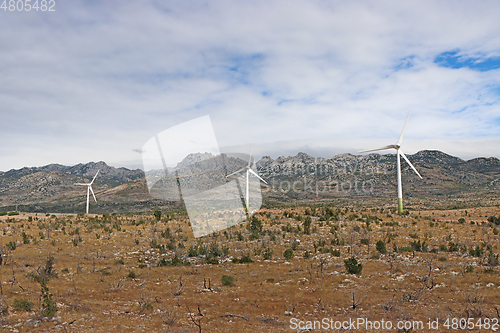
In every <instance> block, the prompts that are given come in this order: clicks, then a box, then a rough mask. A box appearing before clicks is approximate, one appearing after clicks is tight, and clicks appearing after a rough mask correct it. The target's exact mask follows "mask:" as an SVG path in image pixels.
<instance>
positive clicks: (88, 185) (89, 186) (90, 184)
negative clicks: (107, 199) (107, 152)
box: [75, 170, 99, 215]
mask: <svg viewBox="0 0 500 333" xmlns="http://www.w3.org/2000/svg"><path fill="white" fill-rule="evenodd" d="M98 173H99V170H97V172H96V174H95V176H94V178H92V181H91V182H90V183H88V184H85V183H75V185H85V186H87V215H88V214H89V194H90V192H92V196H93V197H94V201H95V202H97V200H96V198H95V195H94V191H93V190H92V183H94V180H95V178H96V177H97V174H98Z"/></svg>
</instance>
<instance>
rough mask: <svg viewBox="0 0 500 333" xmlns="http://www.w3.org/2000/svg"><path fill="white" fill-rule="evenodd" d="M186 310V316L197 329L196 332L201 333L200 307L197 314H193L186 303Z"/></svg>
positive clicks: (201, 317)
mask: <svg viewBox="0 0 500 333" xmlns="http://www.w3.org/2000/svg"><path fill="white" fill-rule="evenodd" d="M186 308H187V310H188V315H189V318H190V319H191V321H192V322H193V324H194V326H196V327H198V332H199V333H201V321H202V319H203V317H204V315H203V313H201V310H200V307H198V313H197V314H193V313H192V312H191V310H190V309H189V305H187V303H186Z"/></svg>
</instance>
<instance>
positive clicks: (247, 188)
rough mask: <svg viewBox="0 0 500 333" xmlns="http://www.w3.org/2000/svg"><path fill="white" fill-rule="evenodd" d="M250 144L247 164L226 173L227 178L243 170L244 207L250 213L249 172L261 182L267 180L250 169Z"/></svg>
mask: <svg viewBox="0 0 500 333" xmlns="http://www.w3.org/2000/svg"><path fill="white" fill-rule="evenodd" d="M251 166H252V146H250V156H249V157H248V165H247V166H246V167H244V168H242V169H240V170H238V171H235V172H233V173H232V174H230V175H227V176H226V177H227V178H229V177H232V176H234V175H236V174H239V173H241V172H243V171H245V174H246V175H245V178H246V188H245V207H246V210H247V213H250V212H249V207H250V186H249V183H248V182H249V179H250V174H252V175H254V176H255V177H257V178H259V179H260V180H261V181H262V182H264V183H266V184H267V182H266V181H265V180H264V179H262V178H261V177H260V176H259V175H258V174H257V173H256V172H255V171H253V170H252V167H251Z"/></svg>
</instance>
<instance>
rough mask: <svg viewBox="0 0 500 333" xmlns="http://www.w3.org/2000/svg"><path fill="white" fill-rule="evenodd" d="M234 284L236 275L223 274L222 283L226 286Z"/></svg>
mask: <svg viewBox="0 0 500 333" xmlns="http://www.w3.org/2000/svg"><path fill="white" fill-rule="evenodd" d="M233 284H234V276H231V275H222V285H224V286H230V287H231V286H233Z"/></svg>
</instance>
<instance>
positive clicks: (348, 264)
mask: <svg viewBox="0 0 500 333" xmlns="http://www.w3.org/2000/svg"><path fill="white" fill-rule="evenodd" d="M344 266H345V269H346V270H347V273H349V274H356V275H359V274H361V271H362V270H363V265H362V264H358V261H357V260H356V258H354V256H352V257H350V258H349V259H346V260H344Z"/></svg>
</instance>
